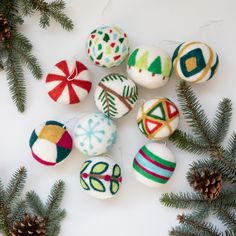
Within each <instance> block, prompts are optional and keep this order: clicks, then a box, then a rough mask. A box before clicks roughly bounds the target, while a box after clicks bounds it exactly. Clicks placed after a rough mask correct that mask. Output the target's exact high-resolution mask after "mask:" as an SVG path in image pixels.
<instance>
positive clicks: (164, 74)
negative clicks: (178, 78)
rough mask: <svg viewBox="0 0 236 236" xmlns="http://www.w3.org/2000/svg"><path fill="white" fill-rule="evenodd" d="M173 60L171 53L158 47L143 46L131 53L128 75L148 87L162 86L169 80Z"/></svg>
mask: <svg viewBox="0 0 236 236" xmlns="http://www.w3.org/2000/svg"><path fill="white" fill-rule="evenodd" d="M171 70H172V62H171V59H170V57H169V55H168V54H167V53H166V52H165V51H164V50H162V49H161V48H158V47H153V46H141V47H138V48H136V49H134V51H133V52H132V53H131V54H130V56H129V59H128V65H127V73H128V76H129V77H130V78H131V79H132V80H134V82H136V83H137V84H139V85H141V86H143V87H145V88H148V89H155V88H160V87H162V86H164V85H166V83H167V82H168V80H169V77H170V75H171Z"/></svg>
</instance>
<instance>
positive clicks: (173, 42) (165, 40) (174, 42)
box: [159, 39, 181, 45]
mask: <svg viewBox="0 0 236 236" xmlns="http://www.w3.org/2000/svg"><path fill="white" fill-rule="evenodd" d="M180 43H181V42H178V41H174V40H169V39H163V40H161V41H160V42H159V44H166V45H177V44H180Z"/></svg>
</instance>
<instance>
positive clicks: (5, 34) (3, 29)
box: [0, 14, 11, 42]
mask: <svg viewBox="0 0 236 236" xmlns="http://www.w3.org/2000/svg"><path fill="white" fill-rule="evenodd" d="M10 37H11V27H10V25H9V22H8V20H7V18H5V17H4V15H3V14H0V42H3V41H4V40H5V39H8V38H10Z"/></svg>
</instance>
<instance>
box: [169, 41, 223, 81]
mask: <svg viewBox="0 0 236 236" xmlns="http://www.w3.org/2000/svg"><path fill="white" fill-rule="evenodd" d="M172 60H173V65H174V70H175V73H176V75H177V76H178V77H179V78H181V79H183V80H186V81H188V82H193V83H202V82H206V81H208V80H210V79H211V78H212V77H213V75H214V74H215V73H216V70H217V67H218V64H219V58H218V55H217V54H216V52H215V51H213V49H212V48H211V47H210V46H208V45H207V44H205V43H202V42H185V43H182V44H181V45H180V46H178V47H177V48H176V50H175V52H174V55H173V58H172Z"/></svg>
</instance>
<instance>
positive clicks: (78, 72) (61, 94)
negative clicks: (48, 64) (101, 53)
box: [45, 60, 92, 104]
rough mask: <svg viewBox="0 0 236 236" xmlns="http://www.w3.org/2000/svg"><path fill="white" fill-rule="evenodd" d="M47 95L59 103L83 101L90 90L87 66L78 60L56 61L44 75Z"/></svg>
mask: <svg viewBox="0 0 236 236" xmlns="http://www.w3.org/2000/svg"><path fill="white" fill-rule="evenodd" d="M45 82H46V86H47V91H48V95H49V96H50V97H51V98H52V99H53V100H54V101H55V102H58V103H61V104H76V103H79V102H81V101H83V100H84V99H85V98H86V97H87V95H88V93H89V92H90V90H91V87H92V83H91V78H90V74H89V71H88V68H87V67H86V66H85V65H84V64H82V63H81V62H79V61H73V60H63V61H60V62H58V63H57V64H56V65H55V66H54V67H53V69H52V70H51V72H50V73H49V74H48V75H47V77H46V81H45Z"/></svg>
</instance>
